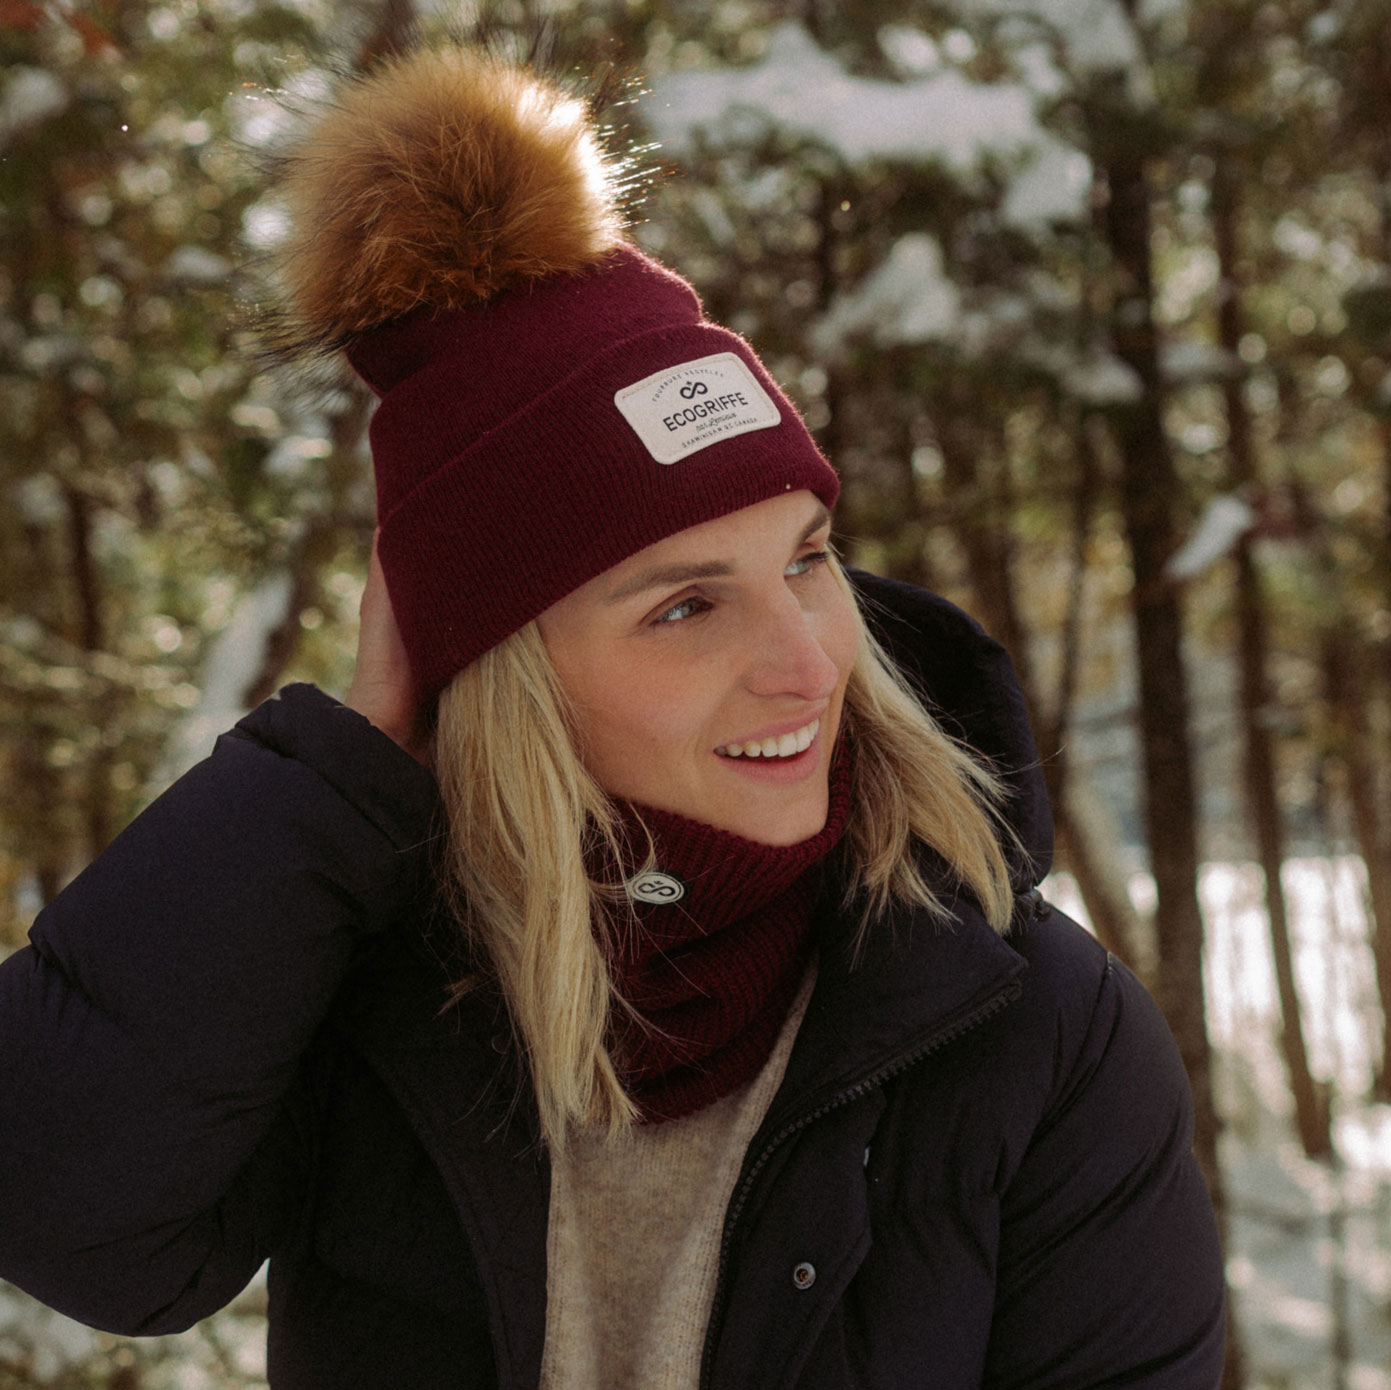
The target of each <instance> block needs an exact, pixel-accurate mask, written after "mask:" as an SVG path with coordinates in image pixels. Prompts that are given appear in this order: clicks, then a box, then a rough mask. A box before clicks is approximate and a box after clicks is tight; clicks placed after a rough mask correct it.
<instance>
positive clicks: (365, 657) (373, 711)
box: [343, 532, 431, 767]
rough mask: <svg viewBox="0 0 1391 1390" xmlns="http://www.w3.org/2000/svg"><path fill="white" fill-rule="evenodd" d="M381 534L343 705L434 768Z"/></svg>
mask: <svg viewBox="0 0 1391 1390" xmlns="http://www.w3.org/2000/svg"><path fill="white" fill-rule="evenodd" d="M379 534H380V532H376V533H374V534H373V536H372V559H371V563H370V564H369V565H368V568H367V587H366V588H365V589H364V590H363V591H362V606H361V608H360V609H359V620H360V626H359V628H358V635H357V666H356V668H355V669H354V671H353V681H352V684H351V685H350V686H349V687H348V694H347V696H346V698H345V699H344V701H343V703H344V704H345V705H347V706H348V708H349V709H355V710H356V711H357V712H358V713H359V714H361V715H365V716H366V717H367V718H368V719H370V720H371V721H372V723H373V724H375V725H376V726H377V728H379V729H380V730H381V731H382V732H383V733H384V734H386V735H387V736H388V737H389V738H391V739H394V740H395V741H396V742H397V743H399V744H400V745H401V747H402V748H404V749H405V750H406V752H407V753H409V754H410V755H411V757H413V758H414V759H415V760H416V761H417V762H418V763H423V764H424V765H425V766H426V767H429V766H430V752H431V750H430V733H429V729H428V728H427V726H426V721H425V718H424V713H423V711H422V710H421V708H420V706H419V704H418V703H417V701H416V698H415V688H414V685H413V684H412V682H411V670H410V663H409V662H408V661H407V659H406V645H405V643H404V642H403V641H402V640H401V629H400V628H398V627H397V626H396V615H395V614H394V613H393V612H392V611H391V596H390V595H389V594H388V593H387V591H386V576H385V575H384V574H383V573H382V562H381V559H380V558H379V557H378V555H377V537H378V535H379Z"/></svg>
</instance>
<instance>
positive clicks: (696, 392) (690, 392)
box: [681, 381, 710, 401]
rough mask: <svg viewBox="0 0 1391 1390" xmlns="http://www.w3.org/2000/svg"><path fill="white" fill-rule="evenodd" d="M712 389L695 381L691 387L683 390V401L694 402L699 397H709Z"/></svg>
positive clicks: (685, 387) (684, 387) (701, 382)
mask: <svg viewBox="0 0 1391 1390" xmlns="http://www.w3.org/2000/svg"><path fill="white" fill-rule="evenodd" d="M709 394H710V388H709V387H708V386H707V385H706V384H705V383H704V382H703V381H693V382H691V384H690V385H689V386H683V387H682V388H681V399H682V400H683V401H691V400H694V399H695V398H696V397H697V396H708V395H709Z"/></svg>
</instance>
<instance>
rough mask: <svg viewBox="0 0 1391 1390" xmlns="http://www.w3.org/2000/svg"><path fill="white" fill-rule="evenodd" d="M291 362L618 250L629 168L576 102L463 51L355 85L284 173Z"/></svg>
mask: <svg viewBox="0 0 1391 1390" xmlns="http://www.w3.org/2000/svg"><path fill="white" fill-rule="evenodd" d="M278 182H279V185H280V188H281V191H282V193H283V195H284V198H285V201H286V203H287V205H288V208H289V213H290V219H291V228H292V230H291V235H290V240H289V244H288V245H287V247H286V249H285V251H284V253H283V255H282V257H281V272H282V275H283V278H284V282H285V287H286V289H287V291H288V297H289V303H288V305H287V309H286V312H285V314H284V315H283V317H282V318H281V321H280V322H279V323H277V324H275V325H274V328H273V329H272V332H271V338H272V346H273V348H274V349H275V350H276V351H278V352H280V353H281V354H289V355H292V354H293V353H294V352H295V351H297V350H303V349H305V348H310V349H312V348H318V349H320V350H323V349H332V348H335V347H339V346H342V345H343V344H344V343H345V342H346V341H348V340H349V339H350V338H351V337H353V336H354V335H355V334H357V333H359V332H361V331H362V330H364V329H367V328H372V327H375V326H376V325H378V324H381V323H385V322H387V321H388V320H390V319H394V318H398V317H400V316H401V315H402V314H406V313H408V312H410V310H412V309H416V308H419V307H420V306H421V305H427V304H428V305H432V306H434V307H436V308H441V309H459V308H464V307H466V306H468V305H469V304H474V303H478V302H479V301H481V300H485V299H488V298H490V297H491V296H492V295H494V294H496V293H497V292H498V291H499V290H501V289H504V288H506V287H507V286H508V285H512V284H516V283H517V282H519V281H524V280H528V279H532V278H534V277H537V276H543V275H551V274H555V273H557V272H562V271H576V270H580V269H582V268H584V267H585V266H587V265H592V264H593V263H594V262H596V261H598V260H600V259H601V258H602V257H603V256H604V255H605V253H606V252H608V251H609V250H611V249H612V248H613V247H614V246H615V245H616V244H617V243H618V242H619V240H620V239H621V235H622V223H621V219H620V216H619V213H618V208H617V202H618V192H619V187H620V183H621V168H620V166H619V165H618V164H617V162H615V161H609V160H606V158H605V156H604V154H603V151H602V149H601V147H600V144H599V140H598V137H597V135H596V133H595V131H594V128H593V124H592V121H591V119H590V117H589V114H588V112H587V110H586V108H585V105H584V103H583V102H582V101H580V100H578V99H576V98H574V97H571V96H569V95H567V94H566V93H565V92H563V91H561V90H560V88H558V87H557V86H554V85H552V84H550V83H548V82H546V81H544V80H542V79H541V78H539V77H537V76H536V75H535V74H533V73H530V72H526V71H523V70H521V69H519V68H516V67H512V66H509V65H508V64H506V63H505V62H503V61H502V60H501V59H498V58H495V57H493V56H491V55H488V54H484V53H478V52H474V51H471V50H468V49H464V48H458V47H450V48H443V49H422V50H419V51H416V52H413V53H409V54H407V55H405V56H403V57H399V58H393V59H389V60H387V61H386V62H384V63H383V64H382V65H381V66H380V67H379V68H377V69H375V70H374V71H373V72H371V73H370V74H368V75H367V76H364V77H359V78H355V79H352V80H350V81H349V82H348V83H347V84H346V86H345V87H344V88H343V89H342V90H340V91H339V92H338V93H337V96H336V99H335V101H334V104H333V105H332V107H330V109H329V110H328V111H326V112H325V113H324V114H323V115H322V116H320V117H318V118H317V119H315V120H313V121H312V122H311V123H310V125H309V127H308V129H307V130H306V131H305V133H304V134H303V135H302V136H301V138H300V139H299V141H298V142H297V143H296V144H295V145H294V146H293V147H292V148H291V149H290V150H289V151H288V152H287V155H286V156H285V158H284V159H283V161H282V162H281V168H280V174H279V179H278Z"/></svg>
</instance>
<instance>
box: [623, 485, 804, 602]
mask: <svg viewBox="0 0 1391 1390" xmlns="http://www.w3.org/2000/svg"><path fill="white" fill-rule="evenodd" d="M830 519H831V513H830V512H829V511H828V510H827V509H826V507H825V505H824V504H820V503H819V504H818V505H817V508H816V514H815V515H814V516H813V517H812V519H811V522H810V524H809V525H808V526H807V528H806V530H804V531H803V532H802V534H801V535H800V536H799V537H798V539H797V545H805V544H806V539H807V537H808V536H811V535H814V534H815V533H816V532H817V531H819V530H820V529H821V528H822V527H823V526H824V525H825V524H826V523H827V522H828V521H829V520H830ZM796 548H797V546H793V549H794V550H795V549H796ZM733 573H734V567H733V566H732V565H731V564H729V563H728V562H727V561H725V560H702V561H699V562H696V563H691V564H674V565H658V566H657V567H656V568H655V569H650V570H643V571H641V573H639V574H636V575H634V576H633V578H632V579H630V580H629V581H628V582H627V583H626V584H621V585H619V587H618V588H617V589H615V590H614V591H613V593H611V594H609V595H608V597H607V598H606V599H605V600H604V602H605V603H620V602H622V600H624V599H628V598H633V597H634V596H635V595H637V594H641V593H645V592H646V591H647V590H648V589H664V588H667V587H668V586H675V585H680V584H689V583H691V582H692V581H693V580H696V579H725V578H728V577H729V576H730V575H731V574H733Z"/></svg>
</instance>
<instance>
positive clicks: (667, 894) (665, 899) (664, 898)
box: [624, 873, 686, 903]
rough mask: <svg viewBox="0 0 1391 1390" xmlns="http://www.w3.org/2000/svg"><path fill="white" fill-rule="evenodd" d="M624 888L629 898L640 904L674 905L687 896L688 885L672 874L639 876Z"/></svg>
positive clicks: (629, 881) (630, 880) (631, 879)
mask: <svg viewBox="0 0 1391 1390" xmlns="http://www.w3.org/2000/svg"><path fill="white" fill-rule="evenodd" d="M624 886H625V887H626V888H627V890H628V896H629V897H630V898H632V899H633V900H634V901H636V902H640V903H674V902H679V901H680V900H681V899H682V898H684V897H685V896H686V885H685V884H684V883H682V882H681V880H680V879H679V878H675V877H674V876H673V875H671V874H662V873H650V874H639V875H638V876H637V877H636V878H630V879H629V880H628V882H627V884H626V885H624Z"/></svg>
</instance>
